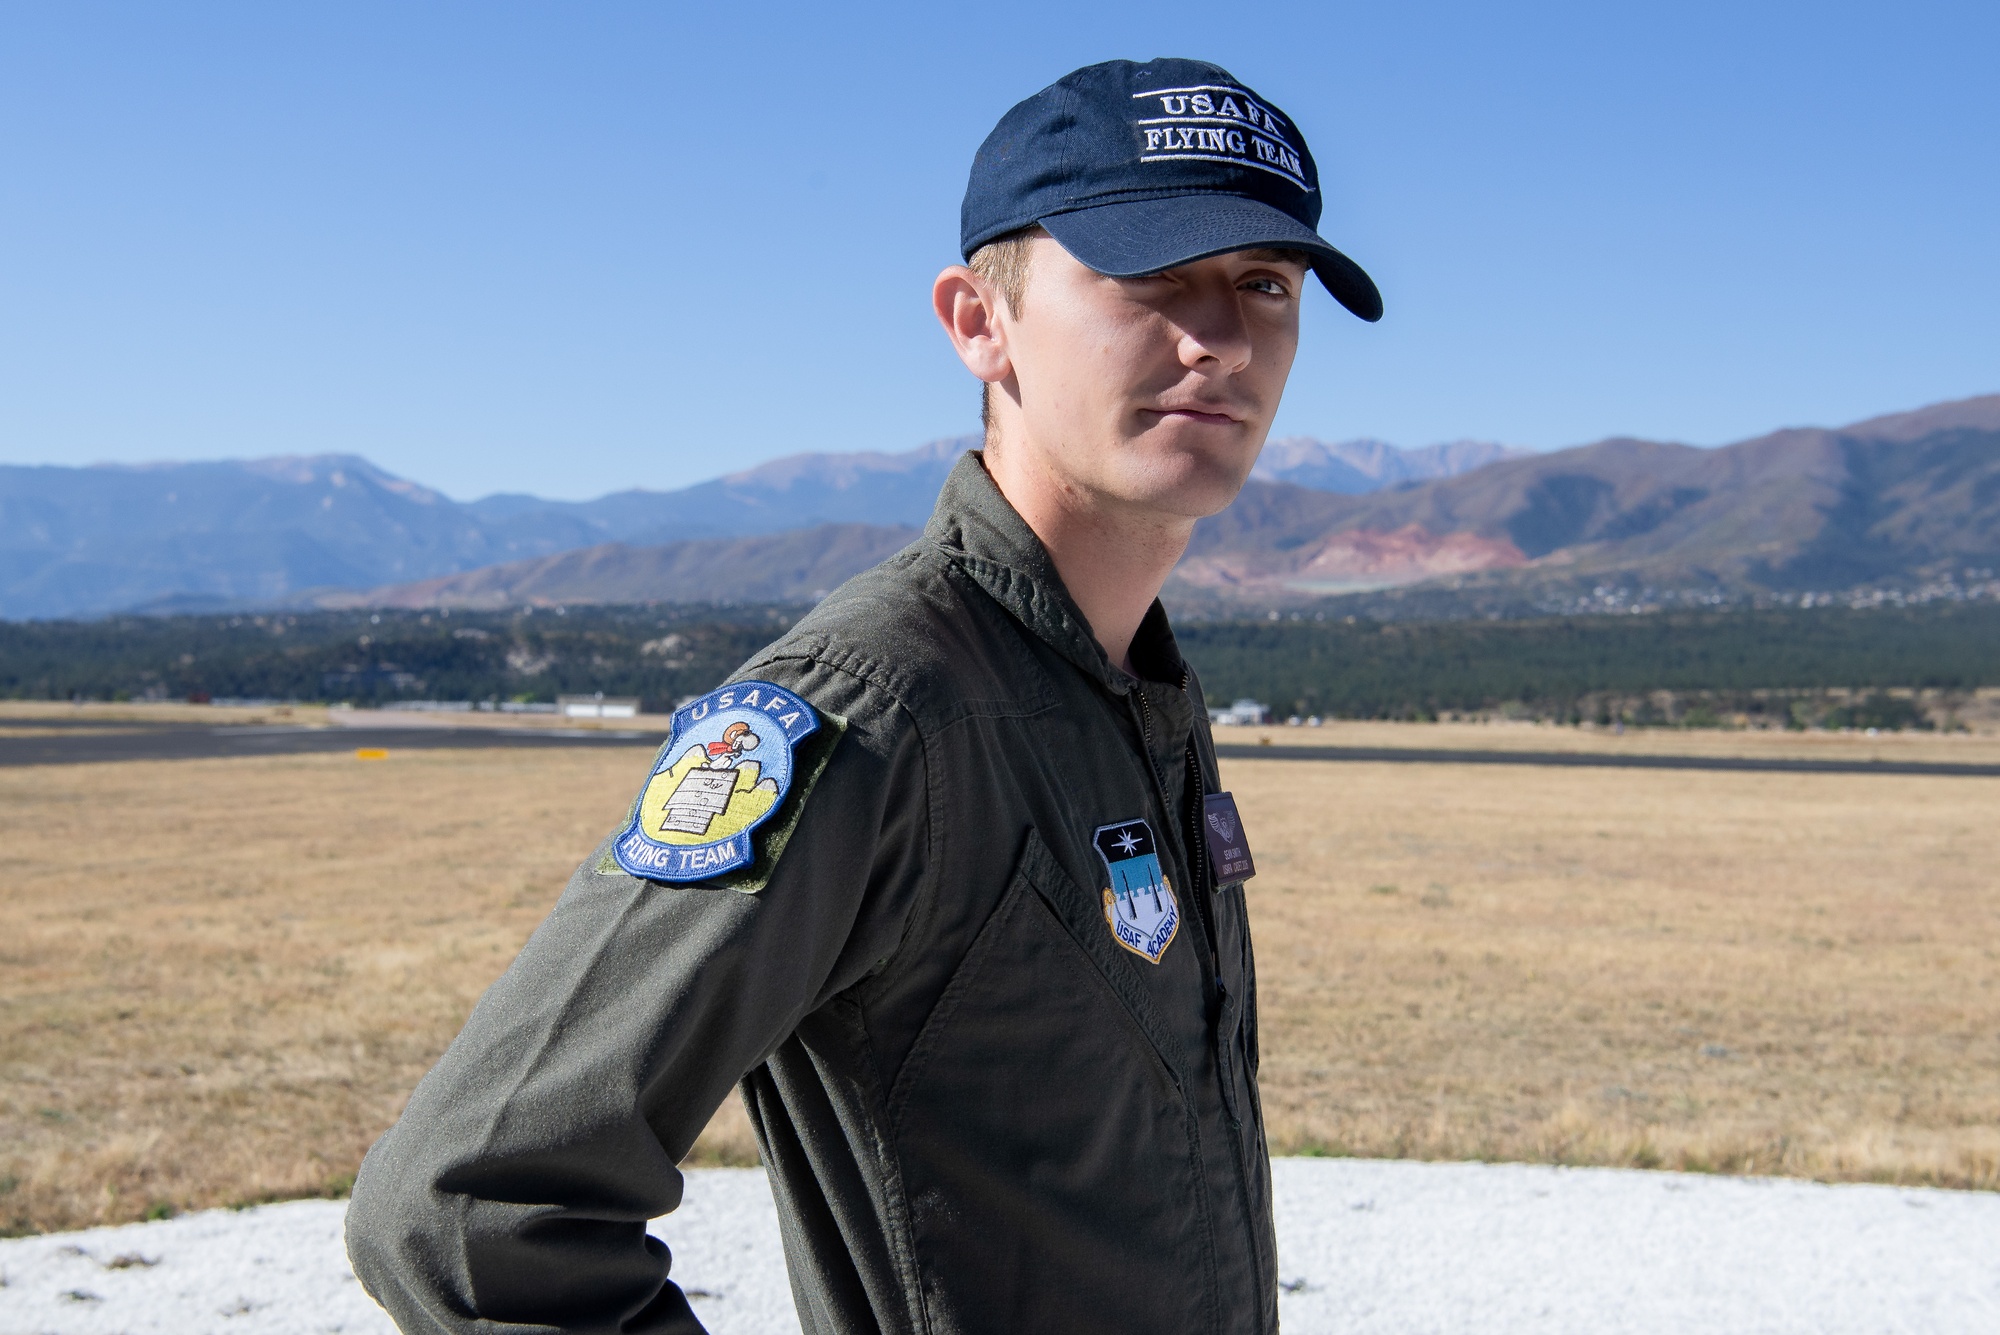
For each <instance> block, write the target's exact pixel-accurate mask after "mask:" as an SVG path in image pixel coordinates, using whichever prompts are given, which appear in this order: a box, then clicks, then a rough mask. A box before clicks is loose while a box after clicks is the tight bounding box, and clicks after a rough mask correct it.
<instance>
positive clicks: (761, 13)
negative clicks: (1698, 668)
mask: <svg viewBox="0 0 2000 1335" xmlns="http://www.w3.org/2000/svg"><path fill="white" fill-rule="evenodd" d="M725 11H726V12H725ZM4 34H5V35H4V40H0V125H3V126H4V132H0V462H6V463H86V462H95V461H102V460H116V461H141V460H152V459H169V458H177V459H189V458H222V457H244V456H256V455H267V454H292V453H321V452H335V451H338V452H351V453H358V454H363V455H366V456H367V457H369V458H371V459H373V460H375V461H376V462H377V463H379V464H381V465H382V466H384V467H386V468H389V469H390V470H391V471H394V472H397V473H401V474H403V475H405V476H408V477H412V478H414V479H417V480H419V481H423V482H427V483H430V484H432V485H434V486H438V487H441V488H442V489H444V490H446V491H448V492H450V493H451V494H453V495H456V496H460V497H471V496H475V495H480V494H484V493H487V492H491V491H499V490H516V491H532V492H537V493H540V494H543V495H552V496H568V497H582V496H589V495H596V494H599V493H602V492H605V491H609V490H613V489H616V488H619V487H625V486H633V485H639V486H648V487H661V488H664V487H675V486H682V485H686V484H688V483H690V482H694V481H697V480H700V479H702V478H705V477H710V476H714V475H716V474H718V473H722V472H727V471H731V470H733V469H735V468H740V467H743V466H746V465H748V464H752V463H755V462H758V461H761V460H764V459H768V458H773V457H776V456H778V455H782V454H788V453H794V452H797V451H800V450H819V449H824V450H854V449H889V450H898V449H905V448H908V447H910V446H912V445H915V444H917V443H919V442H920V441H923V440H926V439H929V438H933V437H937V436H941V435H949V434H955V433H958V432H962V431H966V430H969V429H971V427H972V425H973V423H974V421H975V419H976V403H977V398H976V394H975V392H974V387H973V384H972V382H971V381H970V379H969V378H968V377H967V376H966V374H965V373H964V371H963V370H962V369H961V368H960V367H959V366H958V364H957V362H956V361H955V360H954V359H953V358H952V356H951V355H950V352H949V350H948V348H947V347H946V345H945V343H944V341H943V338H942V337H941V335H939V333H938V332H937V330H936V328H935V326H934V324H933V323H932V319H931V316H930V313H929V307H928V289H929V283H930V279H931V277H932V276H933V275H934V274H935V273H936V271H937V269H938V268H939V267H940V266H942V265H944V264H947V263H951V262H953V261H954V260H955V259H956V258H957V256H956V239H957V210H958V200H959V195H960V193H961V192H962V190H963V188H964V180H965V171H966V168H967V166H968V164H969V163H970V160H971V156H972V152H973V150H974V149H975V148H976V147H977V145H978V143H979V141H980V140H981V139H982V138H983V137H984V135H985V133H986V132H987V130H988V129H989V128H991V126H992V124H993V122H994V121H995V120H996V119H997V118H998V117H999V115H1000V114H1001V113H1002V112H1003V111H1004V110H1005V109H1006V108H1007V107H1008V106H1009V105H1010V104H1011V103H1013V102H1014V101H1017V100H1019V99H1020V98H1022V97H1024V96H1026V95H1028V94H1029V93H1032V92H1033V91H1035V90H1036V89H1037V88H1039V87H1041V86H1042V85H1044V84H1046V83H1048V82H1050V81H1051V80H1053V79H1055V78H1057V77H1059V76H1060V75H1061V74H1063V73H1064V72H1065V71H1067V70H1069V69H1071V68H1073V67H1075V66H1077V65H1081V64H1085V63H1088V62H1090V61H1094V60H1101V59H1108V58H1111V57H1117V56H1127V57H1132V58H1139V59H1143V58H1146V57H1149V56H1155V55H1180V56H1195V57H1201V58H1205V59H1210V60H1215V61H1217V62H1219V63H1221V64H1223V65H1226V66H1228V67H1229V68H1230V69H1231V70H1232V71H1233V72H1234V73H1235V74H1236V75H1237V76H1238V77H1239V78H1241V79H1243V80H1245V81H1246V82H1248V83H1249V84H1251V85H1252V86H1253V87H1255V88H1257V89H1258V90H1259V91H1261V92H1262V93H1264V94H1265V95H1266V96H1267V97H1269V98H1271V99H1272V100H1274V101H1275V102H1276V103H1277V104H1278V105H1279V106H1281V107H1282V108H1284V109H1285V110H1287V111H1288V112H1289V113H1290V114H1291V116H1292V118H1293V120H1294V121H1296V122H1297V123H1298V124H1299V125H1300V126H1301V127H1302V128H1303V129H1304V131H1305V133H1306V134H1307V136H1308V138H1309V140H1310V142H1311V144H1312V146H1313V148H1314V151H1315V153H1316V155H1317V156H1318V158H1319V161H1320V165H1321V172H1322V176H1323V178H1324V180H1325V183H1326V186H1327V209H1326V217H1325V219H1324V220H1323V223H1322V230H1323V231H1324V233H1325V234H1326V235H1327V236H1328V237H1329V238H1330V239H1331V240H1333V241H1334V242H1335V244H1337V245H1340V246H1341V247H1342V248H1343V249H1346V250H1347V251H1348V252H1349V253H1350V254H1352V255H1353V256H1354V257H1355V258H1357V259H1358V260H1360V261H1361V263H1362V264H1363V265H1365V266H1366V267H1367V268H1368V269H1369V270H1370V271H1371V272H1372V273H1373V274H1374V275H1375V277H1376V279H1377V281H1378V282H1379V283H1380V284H1381V287H1382V289H1383V292H1384V295H1385V298H1386V301H1387V306H1388V315H1387V317H1386V318H1385V319H1384V320H1383V322H1382V323H1381V324H1380V325H1379V326H1374V327H1369V326H1365V325H1362V324H1361V323H1359V322H1358V321H1355V320H1353V319H1351V318H1349V317H1347V316H1346V315H1345V314H1344V313H1342V312H1341V311H1339V309H1338V308H1337V307H1336V306H1335V305H1334V304H1333V302H1332V301H1331V300H1330V299H1327V298H1326V297H1325V294H1324V293H1320V292H1315V293H1313V294H1312V295H1313V299H1312V300H1311V301H1309V303H1308V312H1307V318H1306V335H1305V346H1304V348H1303V350H1302V353H1301V356H1300V360H1299V363H1298V367H1297V370H1296V371H1295V372H1294V374H1293V379H1292V385H1291V388H1290V390H1289V391H1288V394H1287V398H1286V404H1285V408H1284V410H1283V412H1282V414H1281V416H1280V420H1279V423H1278V432H1279V433H1280V434H1284V433H1298V434H1311V435H1318V436H1322V437H1327V438H1331V439H1343V438H1347V437H1352V436H1361V435H1373V436H1378V437H1381V438H1384V439H1387V440H1391V441H1395V442H1397V443H1399V444H1405V445H1421V444H1427V443H1430V442H1433V441H1438V440H1446V439H1453V438H1460V437H1478V438H1484V439H1495V440H1502V441H1507V442H1510V443H1516V444H1522V445H1529V446H1534V447H1538V448H1551V447H1558V446H1563V445H1570V444H1577V443H1582V442H1585V441H1590V440H1594V439H1598V438H1601V437H1603V436H1606V435H1613V434H1634V435H1642V436H1649V437H1654V438H1664V439H1677V440H1685V441H1690V442H1694V443H1697V444H1719V443H1723V442H1726V441H1729V440H1734V439H1740V438H1742V437H1745V436H1749V435H1753V434H1757V433H1761V432H1762V431H1765V430H1768V429H1770V428H1773V427H1777V426H1780V425H1799V424H1823V425H1831V424H1837V423H1840V422H1845V421H1850V420H1854V419H1856V418H1860V417H1864V416H1868V415H1871V414H1874V413H1878V412H1885V411H1892V410H1895V409H1899V408H1905V407H1914V406H1917V405H1920V404H1923V403H1927V402H1932V401H1936V400H1939V399H1945V398H1956V397H1962V396H1966V395H1971V394H1978V393H1992V392H1996V391H2000V79H1996V78H1994V77H1993V73H1992V68H1991V63H1992V54H1993V52H1994V51H1996V50H2000V6H1996V5H1994V4H1992V3H1991V2H1990V0H1982V2H1980V3H1961V4H1924V3H1920V2H1919V3H1902V4H1896V5H1889V4H1879V5H1841V4H1815V5H1806V4H1754V3H1741V2H1739V3H1734V4H1709V3H1705V2H1704V3H1677V4H1673V5H1653V6H1640V5H1613V4H1599V5H1580V4H1579V5H1564V4H1515V5H1506V6H1491V5H1469V4H1468V5H1447V4H1406V5H1395V6H1389V5H1379V4H1377V5H1365V6H1364V5H1350V4H1309V5H1304V4H1302V5H1287V4H1276V3H1267V4H1260V5H1250V6H1218V5H1183V4H1173V3H1162V2H1161V0H1149V2H1148V3H1145V4H1129V5H1128V4H1098V5H1077V4H1074V3H1070V4H1046V3H1040V2H1039V0H1010V2H1009V3H1007V4H1005V5H998V6H989V7H984V12H981V10H980V9H976V8H974V7H971V6H964V5H938V6H886V5H885V6H871V7H867V8H864V9H854V8H850V7H841V6H811V7H791V6H771V5H761V6H760V5H735V6H713V5H703V6H680V5H661V4H649V5H635V4H617V3H594V4H589V5H563V6H558V5H554V4H545V5H515V4H500V3H482V4H477V5H475V4H469V3H467V4H411V3H396V4H387V3H382V4H375V3H364V2H363V0H345V2H344V3H341V4H338V5H335V4H317V5H307V4H296V5H270V4H204V3H198V2H195V0H179V2H178V3H176V4H174V5H170V6H168V5H156V6H136V5H127V4H115V5H114V4H93V3H81V2H79V3H63V4H55V3H43V4H36V5H28V4H23V5H15V6H10V7H9V10H8V14H7V17H6V19H5V26H4Z"/></svg>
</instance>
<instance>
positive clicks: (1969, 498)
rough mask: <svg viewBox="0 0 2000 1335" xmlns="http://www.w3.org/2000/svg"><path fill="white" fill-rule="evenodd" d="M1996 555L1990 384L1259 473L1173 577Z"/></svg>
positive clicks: (1681, 576) (1688, 575)
mask: <svg viewBox="0 0 2000 1335" xmlns="http://www.w3.org/2000/svg"><path fill="white" fill-rule="evenodd" d="M1995 567H2000V395H1989V396H1986V397H1983V398H1976V399H1965V400H1960V401H1958V402H1955V403H1944V404H1937V405H1934V406H1932V407H1929V408H1924V409H1920V410H1918V411H1915V412H1908V413H1897V414H1894V415H1891V416H1886V417H1877V418H1872V419H1870V420H1868V421H1865V422H1857V423H1855V424H1853V425H1851V426H1846V427H1841V428H1838V429H1833V430H1827V429H1820V428H1794V429H1788V430H1783V431H1776V432H1772V433H1771V434H1769V435H1765V436H1758V437H1756V438H1754V439H1751V440H1746V441H1741V442H1739V443H1737V444H1734V445H1727V446H1723V447H1721V448H1717V449H1699V448H1696V447H1694V446H1689V445H1673V444H1662V443H1659V442H1655V441H1645V440H1633V439H1629V438H1618V439H1613V440H1606V441H1600V442H1598V443H1597V444H1594V445H1585V446H1580V447H1578V448H1575V449H1569V450H1559V451H1554V452H1551V453H1547V454H1536V455H1530V456H1528V457H1525V458H1511V459H1502V460H1500V461H1498V462H1495V463H1491V464H1488V465H1487V466H1485V467H1483V468H1479V469H1475V470H1473V471H1471V472H1467V473H1463V474H1459V475H1456V476H1452V477H1446V478H1440V479H1437V480H1434V481H1431V482H1426V483H1422V484H1419V485H1417V486H1412V487H1401V488H1396V489H1393V490H1386V491H1377V492H1374V493H1372V494H1369V495H1364V496H1343V495H1334V494H1329V493H1326V492H1314V491H1308V490H1305V489H1303V488H1300V487H1296V486H1286V485H1283V484H1277V483H1269V482H1262V481H1256V480H1253V481H1252V482H1251V483H1249V485H1247V486H1246V487H1245V488H1244V491H1243V494H1242V495H1241V496H1240V497H1239V498H1238V499H1237V501H1236V503H1235V504H1233V505H1232V506H1230V508H1229V509H1227V510H1225V511H1224V512H1223V513H1221V514H1219V515H1217V516H1215V517H1214V518H1212V519H1208V520H1204V521H1203V522H1202V523H1201V524H1200V525H1198V526H1197V527H1196V530H1195V535H1194V539H1193V541H1192V542H1191V543H1190V545H1189V549H1188V554H1187V557H1186V558H1185V559H1184V560H1183V561H1182V563H1181V565H1180V567H1179V568H1178V569H1177V571H1176V572H1175V580H1176V583H1177V584H1178V585H1179V586H1180V587H1181V588H1182V589H1183V590H1188V591H1193V590H1200V591H1203V592H1206V593H1209V594H1212V595H1213V594H1220V595H1224V596H1227V597H1229V598H1232V599H1235V600H1241V599H1243V598H1245V597H1254V598H1263V599H1267V600H1268V599H1270V598H1273V597H1285V596H1310V595H1326V594H1332V593H1351V592H1360V591H1367V590H1373V589H1382V588H1389V587H1396V586H1401V585H1409V584H1414V583H1419V582H1423V581H1426V580H1434V579H1438V578H1441V577H1453V578H1459V579H1462V578H1464V577H1466V576H1480V577H1483V578H1484V579H1485V580H1486V581H1487V582H1489V583H1501V582H1504V583H1508V584H1512V585H1514V586H1516V587H1520V586H1524V585H1528V584H1533V583H1542V584H1550V583H1569V584H1572V585H1573V584H1577V583H1579V582H1593V581H1595V582H1602V581H1604V580H1622V581H1640V582H1644V583H1647V584H1650V585H1652V586H1654V587H1671V588H1678V589H1688V590H1704V589H1707V590H1717V591H1726V592H1732V593H1742V592H1755V591H1764V592H1799V591H1810V590H1823V591H1839V590H1849V589H1855V588H1859V587H1865V586H1871V585H1882V584H1890V585H1897V586H1912V585H1916V584H1922V583H1926V582H1934V581H1940V580H1958V581H1964V580H1973V581H1984V582H1990V581H1992V580H1993V578H1994V575H1993V569H1994V568H1995ZM1981 572H1983V573H1981Z"/></svg>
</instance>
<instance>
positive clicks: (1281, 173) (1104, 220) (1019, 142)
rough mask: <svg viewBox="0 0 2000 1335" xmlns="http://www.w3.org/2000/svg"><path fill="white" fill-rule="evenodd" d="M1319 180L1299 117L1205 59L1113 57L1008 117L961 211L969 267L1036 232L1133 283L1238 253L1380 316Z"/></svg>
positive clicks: (983, 150)
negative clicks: (1028, 230)
mask: <svg viewBox="0 0 2000 1335" xmlns="http://www.w3.org/2000/svg"><path fill="white" fill-rule="evenodd" d="M1323 202H1324V201H1323V200H1322V199H1321V198H1320V191H1319V169H1318V168H1317V167H1316V166H1314V165H1313V158H1312V154H1311V153H1310V152H1308V151H1307V149H1306V141H1305V136H1303V135H1301V134H1300V133H1299V131H1298V128H1297V127H1296V126H1294V125H1293V124H1292V122H1291V119H1290V118H1289V117H1288V116H1286V115H1285V114H1284V113H1283V112H1281V111H1279V110H1278V109H1277V108H1276V107H1274V106H1272V105H1271V103H1270V102H1269V101H1268V100H1266V99H1265V98H1262V97H1259V96H1258V95H1257V94H1256V93H1253V92H1251V91H1250V90H1249V89H1248V88H1245V87H1244V86H1243V85H1242V84H1241V83H1240V82H1238V81H1237V80H1236V78H1235V77H1234V76H1232V75H1231V74H1230V73H1229V71H1228V70H1225V69H1223V68H1221V67H1220V66H1218V65H1210V64H1208V63H1207V62H1206V61H1200V60H1166V59H1160V60H1149V61H1147V62H1146V63H1144V64H1143V65H1142V64H1139V63H1137V62H1135V61H1130V60H1107V61H1105V62H1104V63H1103V64H1101V65H1087V66H1085V67H1084V68H1083V69H1080V70H1078V71H1076V72H1075V73H1074V74H1070V75H1067V76H1065V77H1064V78H1061V79H1058V80H1057V81H1056V82H1055V83H1052V84H1050V85H1049V86H1048V87H1047V88H1044V89H1043V90H1042V91H1041V92H1039V93H1036V94H1035V95H1034V96H1033V97H1031V98H1029V99H1028V100H1027V101H1025V102H1022V103H1020V104H1019V105H1018V106H1016V107H1015V108H1014V109H1013V110H1012V111H1009V112H1008V113H1007V114H1006V115H1005V116H1002V117H1001V118H1000V123H999V124H998V125H996V126H994V127H993V133H992V134H990V135H988V136H986V142H985V143H983V144H981V145H980V146H979V153H978V155H977V156H976V157H974V158H973V160H972V179H971V180H970V181H969V182H968V183H967V184H966V187H965V203H964V205H963V207H962V208H961V209H960V212H959V245H960V248H961V250H962V251H963V252H964V255H965V258H966V259H967V260H970V259H971V258H972V255H973V252H974V251H976V250H978V249H979V248H980V247H981V246H983V245H985V244H986V243H987V242H989V241H994V240H997V239H998V238H1000V237H1003V236H1005V235H1007V233H1009V232H1014V231H1018V230H1020V229H1021V228H1023V227H1028V226H1030V225H1032V224H1035V223H1040V224H1041V225H1042V227H1043V228H1044V229H1045V230H1046V231H1047V232H1048V233H1049V235H1050V236H1053V237H1054V238H1055V239H1056V240H1057V241H1058V242H1060V243H1061V244H1062V248H1063V249H1064V250H1066V251H1068V252H1069V253H1070V254H1071V255H1073V256H1075V257H1076V258H1077V259H1078V260H1079V261H1081V262H1082V263H1083V264H1086V265H1088V266H1089V267H1090V268H1092V269H1095V270H1097V272H1099V273H1102V274H1110V275H1113V276H1114V277H1119V278H1127V277H1131V276H1133V275H1136V274H1146V273H1157V272H1158V271H1159V270H1161V269H1171V268H1172V267H1174V266H1175V265H1177V264H1187V263H1189V262H1191V261H1193V260H1199V259H1206V258H1207V257H1209V256H1210V255H1222V254H1226V253H1227V252H1229V251H1232V250H1253V249H1262V248H1266V247H1270V248H1279V249H1284V250H1298V251H1304V252H1305V253H1306V254H1307V255H1309V256H1311V257H1312V267H1313V272H1314V273H1316V274H1318V275H1319V280H1320V282H1322V283H1324V284H1325V285H1326V290H1327V291H1329V292H1331V293H1332V294H1333V295H1334V298H1335V299H1336V300H1338V301H1339V302H1340V304H1341V305H1343V306H1345V307H1347V309H1348V310H1350V311H1353V312H1354V313H1355V314H1356V315H1358V316H1360V317H1361V318H1362V319H1364V320H1379V319H1381V318H1382V294H1381V293H1380V292H1378V291H1376V289H1375V282H1374V280H1373V279H1371V278H1370V277H1369V276H1368V275H1367V274H1366V273H1363V272H1362V270H1361V266H1360V265H1358V264H1356V263H1355V262H1354V261H1353V260H1350V259H1348V258H1347V256H1345V255H1343V254H1341V253H1340V252H1339V251H1338V250H1335V249H1334V248H1333V247H1332V246H1331V245H1329V244H1327V242H1326V240H1325V239H1324V238H1323V237H1321V236H1320V234H1319V232H1318V231H1317V230H1316V229H1317V227H1318V226H1319V215H1320V209H1321V206H1322V204H1323Z"/></svg>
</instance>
